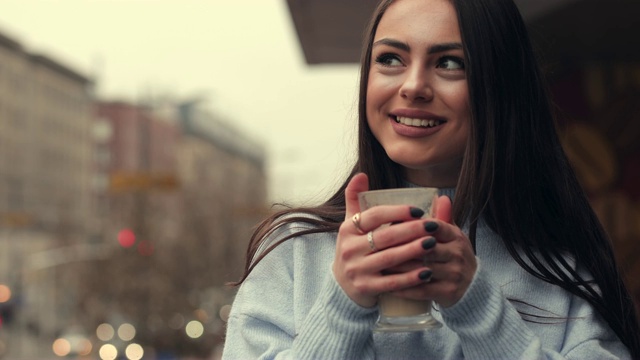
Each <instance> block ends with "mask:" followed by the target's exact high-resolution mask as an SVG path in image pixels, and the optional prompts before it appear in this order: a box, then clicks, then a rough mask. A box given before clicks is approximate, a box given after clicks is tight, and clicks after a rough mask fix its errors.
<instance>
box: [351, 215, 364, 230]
mask: <svg viewBox="0 0 640 360" xmlns="http://www.w3.org/2000/svg"><path fill="white" fill-rule="evenodd" d="M351 221H353V225H354V226H355V227H356V230H358V233H360V235H364V230H362V228H361V227H360V213H356V214H355V215H353V217H352V218H351Z"/></svg>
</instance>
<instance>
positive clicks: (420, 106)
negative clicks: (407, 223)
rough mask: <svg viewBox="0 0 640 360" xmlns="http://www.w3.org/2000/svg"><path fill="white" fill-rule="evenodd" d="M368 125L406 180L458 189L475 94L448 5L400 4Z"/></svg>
mask: <svg viewBox="0 0 640 360" xmlns="http://www.w3.org/2000/svg"><path fill="white" fill-rule="evenodd" d="M371 57H372V58H371V68H370V73H369V79H368V84H367V99H366V100H367V107H366V109H367V121H368V124H369V127H370V128H371V131H372V132H373V134H374V136H375V137H376V139H377V140H378V141H379V142H380V144H381V145H382V147H383V148H384V149H385V151H386V153H387V155H388V156H389V157H390V158H391V160H393V161H394V162H396V163H398V164H400V165H402V166H403V168H404V169H405V171H406V173H405V176H406V179H407V180H408V181H410V182H412V183H415V184H417V185H422V186H437V187H450V186H455V184H456V182H457V178H458V174H459V172H460V167H461V164H462V157H463V154H464V150H465V146H466V141H467V137H468V134H469V126H470V125H469V118H470V111H469V92H468V88H467V80H466V76H465V65H464V60H463V59H464V52H463V50H462V40H461V37H460V30H459V28H458V20H457V17H456V13H455V9H454V8H453V5H452V4H451V3H450V2H449V1H448V0H397V1H394V2H393V3H392V4H391V6H389V8H388V9H387V11H386V12H385V14H384V15H383V16H382V18H381V20H380V23H379V25H378V29H377V31H376V34H375V37H374V42H373V47H372V54H371Z"/></svg>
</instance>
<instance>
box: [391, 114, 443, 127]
mask: <svg viewBox="0 0 640 360" xmlns="http://www.w3.org/2000/svg"><path fill="white" fill-rule="evenodd" d="M396 122H397V123H400V124H403V125H407V126H421V127H434V126H436V125H440V121H439V120H425V119H414V118H408V117H404V116H397V117H396Z"/></svg>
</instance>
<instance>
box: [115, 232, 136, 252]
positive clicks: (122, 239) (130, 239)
mask: <svg viewBox="0 0 640 360" xmlns="http://www.w3.org/2000/svg"><path fill="white" fill-rule="evenodd" d="M118 242H119V243H120V246H122V247H125V248H130V247H132V246H133V245H134V244H135V243H136V234H134V233H133V231H132V230H131V229H122V230H120V232H118Z"/></svg>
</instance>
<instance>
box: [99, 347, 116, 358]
mask: <svg viewBox="0 0 640 360" xmlns="http://www.w3.org/2000/svg"><path fill="white" fill-rule="evenodd" d="M98 353H99V354H100V359H102V360H115V359H116V358H117V357H118V349H117V348H116V347H115V346H113V345H111V344H104V345H102V346H101V347H100V350H99V351H98Z"/></svg>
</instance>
